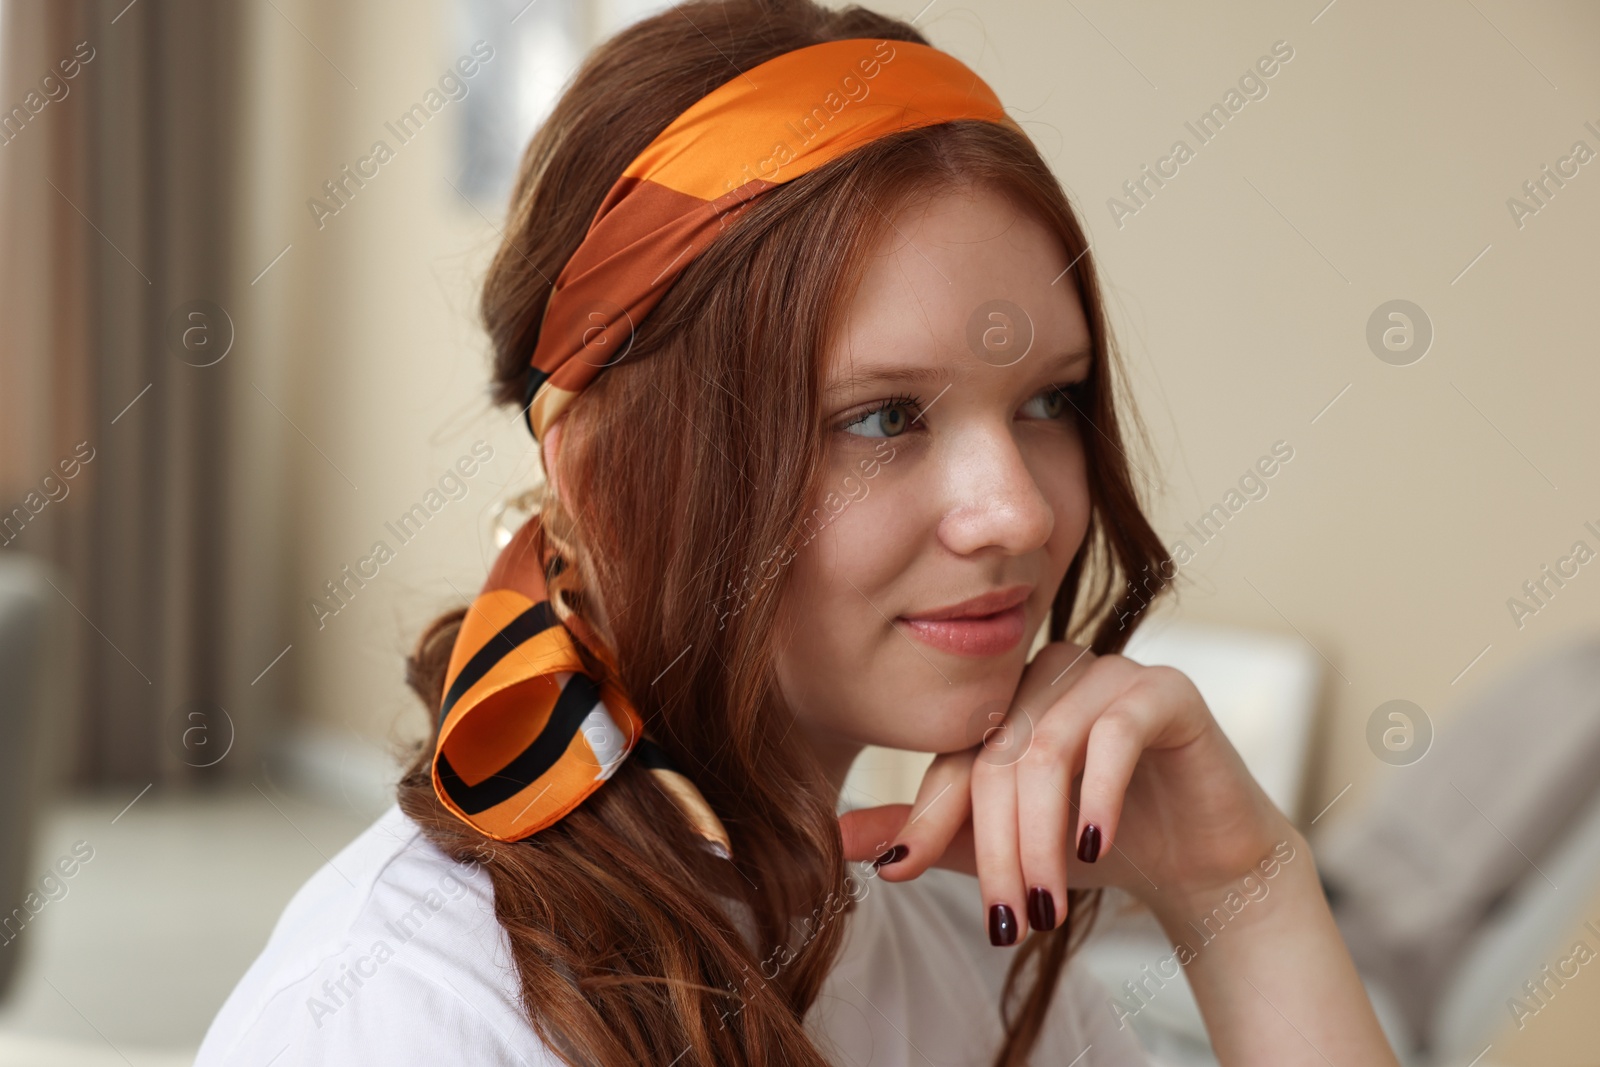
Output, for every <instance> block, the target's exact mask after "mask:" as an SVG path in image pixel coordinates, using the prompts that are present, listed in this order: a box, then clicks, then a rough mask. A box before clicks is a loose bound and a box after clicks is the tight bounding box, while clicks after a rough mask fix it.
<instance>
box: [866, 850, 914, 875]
mask: <svg viewBox="0 0 1600 1067" xmlns="http://www.w3.org/2000/svg"><path fill="white" fill-rule="evenodd" d="M910 851H911V850H910V849H909V848H907V847H906V846H905V845H896V846H894V847H893V848H891V849H889V850H888V851H887V852H885V853H884V854H883V855H881V856H879V857H878V858H877V859H875V860H873V861H872V867H873V869H874V870H876V869H877V868H879V867H883V866H887V865H888V864H891V863H899V862H900V861H901V860H903V859H905V858H906V855H907V854H908V853H910Z"/></svg>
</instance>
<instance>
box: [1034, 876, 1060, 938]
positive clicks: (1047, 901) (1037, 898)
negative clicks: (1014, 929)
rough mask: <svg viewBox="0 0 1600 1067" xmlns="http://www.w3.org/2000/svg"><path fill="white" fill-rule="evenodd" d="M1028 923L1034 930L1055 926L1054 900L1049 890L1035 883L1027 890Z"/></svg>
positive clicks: (1049, 928) (1052, 928) (1050, 928)
mask: <svg viewBox="0 0 1600 1067" xmlns="http://www.w3.org/2000/svg"><path fill="white" fill-rule="evenodd" d="M1028 925H1029V926H1031V927H1033V928H1034V929H1035V930H1054V929H1055V927H1056V901H1055V898H1054V897H1052V896H1051V895H1050V890H1048V889H1046V888H1045V887H1044V886H1042V885H1036V886H1034V887H1033V888H1032V889H1030V890H1028Z"/></svg>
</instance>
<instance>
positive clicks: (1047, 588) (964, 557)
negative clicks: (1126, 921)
mask: <svg viewBox="0 0 1600 1067" xmlns="http://www.w3.org/2000/svg"><path fill="white" fill-rule="evenodd" d="M482 314H483V319H484V323H485V325H486V327H487V330H488V334H489V337H490V339H491V341H492V343H493V348H494V368H493V395H494V397H495V398H496V400H498V401H500V402H502V403H504V404H506V405H508V407H509V409H510V410H511V411H513V412H519V413H520V415H519V417H521V418H522V419H524V420H525V421H526V423H527V427H528V429H529V430H531V431H532V432H533V434H534V436H535V438H536V439H537V441H538V443H539V446H540V450H541V455H542V459H543V462H544V469H545V471H546V479H545V481H544V482H543V483H542V489H541V495H540V500H539V507H538V510H537V513H536V514H535V515H534V516H533V517H532V518H531V519H529V520H528V522H527V523H526V524H525V525H523V527H522V528H521V529H520V530H519V531H518V532H517V534H516V536H515V537H514V538H513V539H512V540H511V541H510V543H509V544H508V545H507V547H506V548H505V550H504V551H503V552H502V554H501V556H500V558H499V559H498V561H497V562H496V564H495V566H494V568H493V569H492V571H491V573H490V575H489V578H488V581H487V582H486V583H485V584H484V587H483V591H482V592H481V593H480V594H479V595H478V596H477V598H476V599H475V600H474V601H473V602H472V603H471V604H470V605H467V606H464V607H460V608H457V609H456V610H454V611H451V612H450V613H449V614H447V615H445V616H444V617H443V618H441V619H439V620H438V621H437V622H435V623H434V624H433V625H432V626H431V627H430V628H429V629H428V630H427V632H426V633H425V634H423V635H422V638H421V640H420V642H419V644H418V647H417V649H416V651H415V653H414V654H413V656H412V657H411V659H410V661H409V665H408V678H409V680H410V682H411V685H412V686H413V688H415V690H416V691H417V692H418V693H419V694H420V695H421V696H422V698H423V700H424V702H425V703H426V705H427V707H428V709H429V715H430V718H431V719H432V721H434V722H435V728H434V731H433V733H432V735H431V737H430V739H429V741H428V742H427V744H426V745H425V746H424V747H423V748H422V749H421V750H420V751H418V753H417V755H416V758H415V760H414V762H413V763H412V764H411V766H410V768H409V770H408V771H407V773H406V774H405V776H404V778H403V779H402V780H401V782H400V786H399V797H398V803H397V805H396V806H395V807H393V808H391V809H390V810H389V811H388V812H387V813H386V814H385V815H384V816H382V817H381V818H380V819H379V820H378V821H377V822H376V823H375V824H374V825H373V826H372V827H371V828H370V829H368V830H367V831H366V832H365V833H363V834H362V835H361V836H360V837H359V838H358V839H357V840H356V841H355V842H354V843H352V844H351V845H350V846H349V847H348V848H346V849H345V850H344V851H343V852H341V853H340V854H339V855H338V856H337V857H335V858H334V860H333V861H331V862H330V863H329V864H328V865H327V866H326V867H325V868H324V869H323V870H322V871H321V872H319V873H318V874H317V875H316V876H314V877H313V878H312V879H311V880H310V881H309V882H308V883H307V884H306V886H305V887H304V888H303V889H302V890H301V891H300V893H299V894H298V895H297V896H296V897H295V898H294V900H293V901H292V902H291V903H290V905H289V907H288V908H287V910H286V911H285V913H284V915H283V917H282V918H281V920H280V921H279V924H278V926H277V928H276V929H275V931H274V932H273V935H272V938H271V941H270V942H269V943H268V945H267V947H266V949H265V950H264V952H263V953H262V955H261V957H260V958H259V959H258V960H257V961H256V963H255V964H254V966H253V967H252V968H251V969H250V971H249V973H248V974H247V975H246V976H245V977H244V979H243V980H242V981H241V982H240V984H239V986H238V987H237V988H236V989H235V990H234V991H233V994H232V996H231V997H230V998H229V1000H228V1001H227V1003H226V1005H225V1006H224V1007H223V1009H222V1011H221V1013H220V1014H219V1015H218V1016H217V1018H216V1021H215V1022H214V1023H213V1025H212V1028H211V1030H210V1032H209V1033H208V1035H207V1038H206V1041H205V1044H204V1046H203V1047H202V1049H201V1052H200V1057H199V1060H198V1063H199V1065H200V1067H211V1065H213V1064H222V1063H230V1064H232V1063H239V1064H251V1065H266V1064H269V1063H276V1064H290V1063H329V1064H340V1065H345V1064H383V1065H388V1067H392V1065H398V1064H417V1065H423V1064H426V1065H428V1067H438V1065H440V1064H446V1063H449V1064H455V1063H460V1064H472V1065H475V1067H480V1065H489V1064H496V1065H499V1064H506V1065H510V1064H529V1065H545V1064H551V1065H554V1064H561V1063H565V1064H574V1065H578V1064H599V1065H605V1067H623V1065H627V1067H633V1065H637V1064H654V1065H661V1067H667V1065H683V1067H687V1065H690V1064H696V1065H699V1064H726V1065H733V1064H741V1065H746V1064H749V1065H761V1067H769V1065H778V1064H782V1065H806V1067H821V1065H823V1064H858V1065H866V1064H872V1065H874V1067H898V1065H911V1064H935V1065H946V1064H951V1065H955V1064H962V1065H968V1064H970V1065H987V1064H993V1065H996V1067H1000V1065H1021V1064H1023V1063H1034V1064H1053V1065H1060V1067H1068V1065H1081V1067H1089V1065H1109V1067H1116V1065H1135V1064H1146V1063H1148V1062H1149V1060H1148V1059H1147V1057H1146V1055H1145V1053H1144V1051H1143V1049H1142V1047H1141V1045H1140V1043H1139V1041H1138V1040H1137V1038H1136V1037H1135V1034H1134V1031H1133V1029H1132V1026H1131V1021H1130V1019H1129V1015H1130V1014H1131V1012H1130V1010H1129V1008H1128V1006H1127V1005H1126V1003H1124V1002H1119V1001H1118V1000H1116V999H1114V998H1113V997H1112V996H1111V995H1110V994H1109V993H1108V992H1107V991H1106V990H1105V989H1104V988H1103V987H1101V986H1099V985H1098V984H1097V983H1096V982H1095V981H1094V980H1093V979H1092V978H1090V977H1088V976H1087V975H1086V974H1084V973H1083V971H1082V967H1081V965H1078V964H1074V963H1073V962H1072V961H1071V957H1072V956H1073V954H1074V952H1075V950H1076V949H1077V948H1078V946H1079V945H1080V944H1081V942H1082V939H1083V937H1084V935H1085V934H1086V933H1087V932H1088V929H1089V926H1090V924H1091V922H1092V920H1093V918H1094V915H1095V910H1096V906H1097V905H1098V903H1099V897H1100V893H1101V890H1102V888H1103V887H1107V886H1115V887H1118V888H1120V889H1122V890H1125V891H1126V892H1127V893H1128V894H1131V895H1132V897H1134V898H1136V899H1137V900H1138V901H1139V902H1141V903H1142V904H1143V905H1144V906H1146V907H1148V908H1149V910H1150V911H1151V913H1153V915H1154V917H1155V918H1156V919H1157V920H1158V921H1159V923H1160V925H1161V926H1162V928H1163V929H1164V930H1165V931H1166V932H1167V933H1168V935H1169V936H1170V937H1171V939H1172V942H1173V946H1174V953H1175V955H1176V957H1177V959H1178V960H1179V961H1180V962H1181V963H1182V965H1183V968H1184V975H1185V977H1186V979H1187V981H1188V983H1189V985H1190V986H1191V987H1192V988H1193V990H1194V994H1195V996H1196V998H1197V1000H1198V1002H1199V1005H1200V1008H1201V1010H1202V1012H1203V1014H1204V1017H1205V1021H1206V1025H1207V1027H1208V1029H1209V1031H1210V1036H1211V1041H1212V1044H1213V1047H1214V1049H1215V1051H1216V1054H1217V1057H1218V1059H1219V1060H1220V1061H1221V1062H1222V1063H1223V1064H1227V1065H1230V1067H1232V1065H1245V1064H1261V1065H1269V1064H1270V1065H1272V1067H1289V1065H1297V1064H1307V1065H1312V1064H1315V1065H1318V1067H1326V1065H1327V1064H1340V1065H1344V1064H1350V1065H1357V1064H1359V1065H1361V1067H1372V1065H1384V1064H1389V1065H1392V1064H1395V1062H1396V1061H1395V1059H1394V1056H1393V1054H1392V1053H1391V1051H1390V1049H1389V1047H1388V1045H1387V1044H1386V1042H1385V1039H1384V1037H1383V1034H1382V1032H1381V1030H1380V1029H1379V1026H1378V1024H1377V1021H1376V1018H1375V1016H1374V1013H1373V1011H1372V1009H1371V1006H1370V1005H1369V1003H1368V1001H1367V999H1366V996H1365V994H1364V991H1363V989H1362V986H1361V983H1360V981H1359V979H1358V978H1357V975H1356V972H1355V969H1354V967H1353V966H1352V964H1351V961H1350V958H1349V956H1348V954H1347V952H1346V950H1345V947H1344V945H1343V943H1342V941H1341V940H1340V938H1339V935H1338V932H1337V930H1336V928H1335V926H1334V923H1333V920H1332V917H1331V915H1330V913H1329V909H1328V905H1327V903H1326V901H1325V900H1324V898H1323V895H1322V892H1321V888H1320V886H1319V883H1318V880H1317V875H1316V869H1315V865H1314V860H1313V858H1312V855H1311V850H1310V848H1309V847H1308V846H1307V843H1306V840H1305V838H1304V837H1303V836H1302V835H1301V834H1300V833H1299V832H1298V831H1297V830H1296V829H1295V827H1294V826H1293V825H1292V824H1291V823H1290V822H1289V820H1288V819H1287V818H1286V817H1285V816H1284V815H1283V813H1282V812H1280V811H1279V810H1278V809H1277V808H1276V807H1275V806H1274V805H1273V804H1272V802H1271V801H1270V800H1269V799H1268V798H1267V796H1266V795H1265V794H1264V793H1263V791H1262V790H1261V788H1260V787H1259V786H1258V785H1257V783H1256V782H1255V781H1254V780H1253V779H1252V778H1251V776H1250V774H1249V773H1248V772H1247V770H1246V769H1245V767H1244V764H1243V763H1242V762H1241V760H1240V758H1239V756H1238V754H1237V753H1236V752H1235V751H1234V749H1233V747H1232V746H1231V745H1230V744H1229V743H1228V740H1227V738H1226V737H1225V736H1224V735H1223V734H1222V732H1221V731H1220V729H1219V728H1218V726H1217V723H1216V721H1215V720H1214V719H1213V718H1212V715H1211V713H1210V711H1209V710H1208V709H1207V707H1206V705H1205V703H1204V701H1203V700H1202V699H1201V697H1200V695H1199V694H1198V692H1197V691H1196V689H1195V687H1194V685H1193V684H1191V683H1190V681H1189V680H1188V679H1187V678H1186V677H1185V676H1184V675H1183V674H1181V673H1179V672H1178V671H1175V670H1172V669H1170V668H1165V667H1145V666H1141V665H1139V664H1137V663H1134V662H1132V661H1131V660H1128V659H1126V658H1124V657H1122V656H1120V655H1118V654H1117V653H1118V650H1119V649H1121V648H1122V647H1124V645H1125V643H1126V641H1127V640H1128V637H1129V636H1130V634H1131V633H1132V631H1133V629H1134V628H1135V627H1136V626H1138V625H1139V623H1140V621H1141V620H1142V618H1143V617H1144V610H1145V608H1146V607H1147V606H1148V604H1149V603H1150V602H1151V600H1152V599H1154V598H1155V597H1156V596H1158V595H1159V594H1160V593H1161V592H1162V591H1163V590H1164V589H1165V588H1167V587H1168V586H1169V585H1170V578H1171V576H1172V573H1173V568H1172V565H1171V563H1170V561H1168V560H1166V559H1165V557H1164V554H1163V551H1162V545H1161V542H1160V540H1159V538H1158V537H1157V535H1156V533H1155V531H1154V530H1153V529H1152V528H1151V526H1150V524H1149V522H1148V521H1146V518H1145V516H1144V514H1143V512H1142V511H1141V509H1140V503H1139V500H1138V496H1137V494H1136V492H1135V488H1134V482H1133V479H1132V478H1131V477H1130V464H1129V461H1128V459H1127V457H1126V455H1125V453H1124V441H1125V437H1124V429H1123V428H1124V420H1125V417H1127V413H1126V412H1125V411H1124V410H1123V409H1122V408H1121V407H1120V406H1119V403H1118V401H1117V397H1118V395H1119V394H1118V378H1117V373H1116V364H1115V352H1114V348H1113V345H1112V342H1111V336H1110V333H1109V331H1108V329H1107V323H1106V318H1105V312H1104V309H1103V306H1102V302H1101V297H1100V290H1099V287H1098V284H1097V281H1096V276H1095V260H1094V258H1093V257H1092V256H1091V255H1089V252H1088V247H1087V243H1086V240H1085V236H1084V233H1083V229H1082V227H1081V225H1080V223H1079V222H1078V220H1077V219H1076V218H1075V216H1074V214H1073V211H1072V209H1071V208H1070V206H1069V204H1068V201H1067V198H1066V196H1065V194H1064V193H1063V191H1062V189H1061V186H1060V185H1059V184H1058V182H1057V180H1056V178H1055V177H1054V176H1053V175H1052V173H1051V171H1050V169H1049V167H1048V166H1047V165H1046V163H1045V161H1044V160H1043V159H1042V158H1041V157H1040V155H1039V153H1038V151H1037V149H1036V148H1035V147H1034V145H1033V144H1032V142H1031V141H1030V140H1029V139H1028V137H1027V136H1026V135H1025V134H1024V132H1023V131H1022V130H1021V129H1020V127H1019V126H1018V125H1017V124H1016V123H1015V122H1014V121H1013V120H1012V119H1010V117H1009V116H1008V115H1007V114H1006V112H1005V110H1004V108H1003V107H1002V106H1001V105H1000V103H999V101H998V100H996V99H995V97H994V94H993V92H992V91H991V90H990V89H989V87H988V86H987V85H985V84H984V82H983V81H982V80H981V79H979V78H978V77H977V75H976V74H974V73H973V72H972V71H971V70H970V69H968V68H967V67H965V66H964V65H962V64H961V63H960V62H959V61H957V60H955V59H954V58H952V57H950V56H949V55H947V54H945V53H943V52H940V51H937V50H935V49H933V48H931V47H930V46H929V45H928V44H927V42H926V41H925V40H924V38H923V37H922V35H921V34H920V33H919V32H917V30H916V29H915V28H914V27H913V26H911V25H909V24H907V23H905V22H902V21H899V20H896V19H892V18H888V17H886V16H882V15H878V14H875V13H873V12H870V11H867V10H864V9H862V8H859V7H850V8H846V9H843V10H839V11H832V10H829V9H826V8H823V7H820V6H818V5H816V4H814V3H812V2H811V0H727V2H713V0H701V2H694V3H687V4H684V5H681V6H679V7H676V8H672V9H670V10H668V11H665V12H663V13H662V14H659V15H657V16H655V17H653V18H649V19H646V20H645V21H643V22H640V23H638V24H636V25H633V26H631V27H629V28H628V29H626V30H624V31H623V32H621V33H619V34H618V35H617V36H616V37H614V38H612V39H611V40H609V41H607V42H606V43H604V44H603V45H601V46H600V47H599V48H597V49H596V50H595V51H594V53H593V54H592V55H590V56H589V57H588V59H587V61H586V62H585V63H584V64H583V65H582V66H581V67H580V69H579V70H578V71H577V73H576V74H575V76H574V77H573V79H572V81H571V83H570V85H569V86H568V87H567V89H566V92H565V93H564V94H563V95H562V97H561V99H560V100H559V102H558V103H557V105H556V107H555V109H554V111H553V113H552V114H551V116H550V118H549V119H548V120H547V121H546V122H545V123H544V125H543V126H542V127H541V128H540V129H539V130H538V132H537V133H536V134H535V135H534V137H533V139H532V142H531V143H530V144H529V146H528V148H527V151H526V153H525V155H524V157H523V160H522V164H521V170H520V173H519V175H518V178H517V181H516V186H515V190H514V192H513V195H512V199H511V204H510V211H509V216H508V218H507V221H506V224H505V229H504V243H503V244H502V245H501V247H500V249H499V251H498V254H497V255H496V256H495V258H494V261H493V264H492V266H491V267H490V269H489V273H488V277H487V279H486V281H485V284H484V290H483V299H482ZM1135 581H1137V583H1138V584H1137V585H1135V584H1134V582H1135ZM1041 633H1042V642H1043V643H1042V647H1039V648H1038V651H1037V654H1035V655H1032V656H1031V658H1030V652H1031V651H1032V650H1033V649H1034V647H1035V643H1036V642H1035V638H1036V637H1040V636H1041ZM866 745H880V746H887V747H890V748H898V749H907V750H912V751H917V752H931V753H935V754H936V756H935V758H934V760H933V762H932V765H931V766H930V767H929V768H928V771H927V774H926V777H925V778H924V779H923V781H922V783H921V787H920V789H919V791H918V793H917V796H916V801H915V803H914V804H911V805H905V804H875V805H873V806H868V807H864V808H856V809H855V810H848V811H846V810H843V809H844V808H845V805H844V804H843V803H842V801H841V790H842V786H843V783H844V781H845V777H846V774H847V772H848V771H849V769H850V767H851V763H852V761H853V760H854V759H855V757H856V756H857V755H858V753H859V752H860V751H861V750H862V748H863V747H864V746H866ZM1263 885H1270V890H1271V891H1270V893H1267V894H1266V895H1260V894H1259V892H1257V891H1258V890H1259V889H1260V887H1261V886H1263ZM1246 904H1247V905H1248V906H1245V905H1246ZM1153 995H1155V996H1159V995H1160V993H1159V992H1155V993H1153ZM1168 995H1171V994H1168Z"/></svg>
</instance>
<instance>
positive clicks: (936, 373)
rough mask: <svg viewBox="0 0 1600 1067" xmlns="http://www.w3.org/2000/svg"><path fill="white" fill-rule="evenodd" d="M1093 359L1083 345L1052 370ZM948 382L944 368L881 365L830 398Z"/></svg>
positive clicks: (841, 383)
mask: <svg viewBox="0 0 1600 1067" xmlns="http://www.w3.org/2000/svg"><path fill="white" fill-rule="evenodd" d="M1093 356H1094V347H1093V344H1092V343H1091V344H1086V345H1081V346H1079V347H1077V348H1074V349H1072V350H1070V351H1067V352H1062V353H1060V354H1059V355H1057V356H1055V357H1053V358H1052V359H1051V361H1050V364H1051V366H1053V367H1055V368H1056V372H1057V373H1061V374H1064V373H1066V372H1068V371H1070V370H1072V369H1073V368H1075V367H1076V366H1077V365H1078V364H1079V363H1082V362H1085V361H1087V360H1089V359H1091V358H1093ZM944 379H945V370H944V368H943V367H929V366H926V365H920V364H909V363H908V364H904V365H894V364H880V365H878V366H868V367H865V368H863V369H861V370H859V371H857V372H856V373H854V374H848V375H846V376H844V377H842V378H839V379H838V380H836V381H834V382H831V383H829V385H828V387H827V390H826V392H827V395H828V396H835V395H839V394H844V393H849V392H852V391H854V390H855V389H857V388H859V387H861V386H868V385H923V386H932V385H937V384H939V383H940V382H942V381H944Z"/></svg>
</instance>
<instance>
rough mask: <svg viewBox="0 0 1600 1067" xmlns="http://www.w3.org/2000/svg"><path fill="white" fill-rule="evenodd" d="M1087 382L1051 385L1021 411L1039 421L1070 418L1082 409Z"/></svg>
mask: <svg viewBox="0 0 1600 1067" xmlns="http://www.w3.org/2000/svg"><path fill="white" fill-rule="evenodd" d="M1088 384H1089V383H1088V382H1087V381H1081V382H1073V383H1071V384H1057V385H1052V386H1050V387H1049V388H1048V389H1046V390H1044V391H1043V392H1041V393H1040V394H1039V395H1038V396H1036V397H1034V398H1033V399H1032V400H1030V401H1028V403H1027V404H1025V405H1023V410H1024V411H1026V412H1028V413H1029V414H1031V415H1034V416H1036V417H1038V418H1041V419H1061V418H1071V417H1072V416H1073V415H1074V414H1076V413H1077V412H1078V410H1079V409H1081V408H1082V407H1083V403H1084V399H1085V392H1086V390H1087V388H1088Z"/></svg>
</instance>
